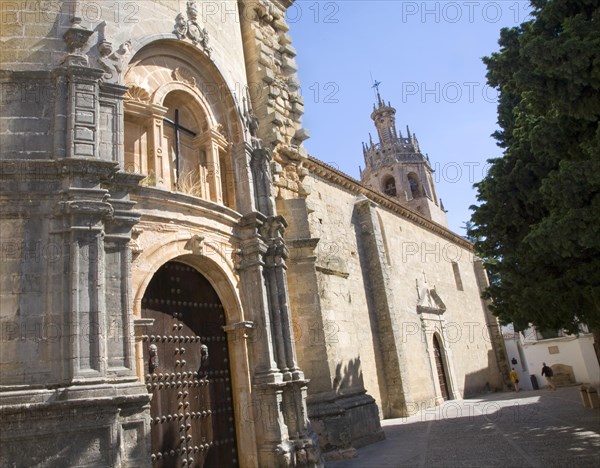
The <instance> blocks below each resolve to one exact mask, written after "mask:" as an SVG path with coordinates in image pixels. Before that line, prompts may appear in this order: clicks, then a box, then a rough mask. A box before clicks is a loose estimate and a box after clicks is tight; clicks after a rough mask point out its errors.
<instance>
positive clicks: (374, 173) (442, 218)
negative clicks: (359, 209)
mask: <svg viewBox="0 0 600 468" xmlns="http://www.w3.org/2000/svg"><path fill="white" fill-rule="evenodd" d="M379 84H380V83H378V82H376V83H375V85H374V88H376V90H377V102H376V103H375V104H374V105H373V112H372V113H371V119H373V122H374V123H375V128H376V129H377V136H378V140H379V141H378V142H374V141H373V137H372V136H371V134H369V142H368V143H363V154H364V158H365V169H364V170H362V169H361V171H360V179H361V181H362V182H363V183H365V184H367V185H368V186H369V187H371V188H372V189H374V190H377V191H379V192H382V193H383V194H384V195H386V196H388V197H390V198H393V199H395V200H396V201H398V202H399V203H401V204H403V205H406V206H407V207H409V208H411V209H413V210H415V211H417V212H418V213H420V214H421V215H423V216H425V217H426V218H429V219H430V220H432V221H434V222H436V223H438V224H441V225H442V226H444V227H447V226H448V222H447V220H446V211H445V210H444V205H443V204H442V201H441V200H440V199H438V197H437V194H436V190H435V184H434V181H433V176H432V174H433V170H432V169H431V165H430V163H429V157H427V156H425V155H424V154H423V153H421V149H420V148H419V142H418V141H417V137H416V135H415V134H414V133H413V134H411V133H410V129H409V128H408V126H407V127H406V137H405V136H404V135H402V133H401V132H400V131H397V130H396V109H394V108H393V107H392V106H391V104H390V103H389V102H388V103H387V104H386V103H385V101H384V100H383V99H381V95H380V94H379Z"/></svg>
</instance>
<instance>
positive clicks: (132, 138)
mask: <svg viewBox="0 0 600 468" xmlns="http://www.w3.org/2000/svg"><path fill="white" fill-rule="evenodd" d="M216 127H217V128H214V129H213V128H210V124H209V119H208V118H207V116H206V114H205V113H204V111H203V108H202V107H201V105H200V104H199V102H198V101H197V99H196V97H195V96H193V95H191V94H189V93H187V92H186V91H184V90H175V91H171V92H170V93H168V94H167V95H166V96H165V98H164V100H163V102H162V105H152V104H141V103H138V102H127V103H126V106H125V166H126V170H127V171H129V172H137V173H142V174H145V175H146V176H147V177H146V179H145V180H144V181H143V182H142V183H143V184H144V185H148V186H155V187H164V188H167V189H169V190H173V191H176V192H182V193H186V194H189V195H193V196H195V197H199V198H204V199H206V200H211V201H213V202H216V203H223V204H225V205H226V206H229V207H231V208H234V209H235V192H234V178H233V176H234V174H233V172H232V167H231V166H232V165H231V162H230V158H231V155H230V151H229V148H230V144H229V142H228V141H227V139H226V137H225V136H224V135H223V134H222V133H221V132H222V130H221V129H222V126H220V125H219V126H216ZM219 130H221V131H219Z"/></svg>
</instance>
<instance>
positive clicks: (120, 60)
mask: <svg viewBox="0 0 600 468" xmlns="http://www.w3.org/2000/svg"><path fill="white" fill-rule="evenodd" d="M130 50H131V41H126V42H124V43H123V44H121V45H120V46H119V48H118V49H117V50H116V51H113V46H112V44H111V43H110V42H108V41H106V40H102V41H100V43H99V44H98V52H99V57H98V66H99V67H100V68H102V70H104V76H103V78H102V79H103V81H105V82H108V83H118V82H119V79H120V77H121V73H122V71H123V68H124V67H125V65H126V59H127V57H128V56H129V52H130Z"/></svg>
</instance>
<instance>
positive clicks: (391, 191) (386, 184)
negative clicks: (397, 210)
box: [383, 176, 397, 197]
mask: <svg viewBox="0 0 600 468" xmlns="http://www.w3.org/2000/svg"><path fill="white" fill-rule="evenodd" d="M383 193H385V194H386V195H388V196H390V197H395V196H396V193H397V192H396V179H394V178H393V177H391V176H390V177H386V178H385V179H384V180H383Z"/></svg>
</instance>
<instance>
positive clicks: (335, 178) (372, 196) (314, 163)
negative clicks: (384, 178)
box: [303, 156, 473, 252]
mask: <svg viewBox="0 0 600 468" xmlns="http://www.w3.org/2000/svg"><path fill="white" fill-rule="evenodd" d="M303 166H304V167H306V168H307V169H308V170H310V171H311V172H313V173H314V174H316V175H318V176H319V177H322V178H324V179H326V180H329V181H330V182H333V183H334V184H337V185H339V186H341V187H344V188H345V189H347V190H349V191H351V192H354V193H356V194H357V195H358V194H361V195H364V196H365V197H367V198H368V199H369V200H371V201H373V202H375V203H377V205H379V206H381V207H383V208H386V209H387V210H389V211H392V212H393V213H396V214H398V215H400V216H401V217H403V218H405V219H408V220H410V221H412V222H413V223H415V224H418V225H419V226H422V227H423V228H425V229H427V230H428V231H431V232H433V233H435V234H438V235H439V236H441V237H443V238H445V239H448V240H449V241H451V242H454V243H455V244H457V245H460V246H461V247H463V248H465V249H467V250H469V251H470V252H472V251H473V244H471V243H470V242H469V241H468V240H466V239H465V238H463V237H461V236H459V235H458V234H455V233H454V232H452V231H450V230H449V229H447V228H445V227H443V226H441V225H439V224H437V223H435V222H433V221H430V220H428V219H427V218H425V217H423V216H421V215H420V214H418V213H416V212H415V211H413V210H411V209H410V208H407V207H405V206H403V205H401V204H400V203H398V202H396V201H394V200H392V199H390V198H388V197H386V196H384V195H382V194H380V193H378V192H376V191H375V190H373V189H372V188H370V187H368V186H366V185H365V184H363V183H362V182H359V181H358V180H356V179H354V178H352V177H350V176H349V175H347V174H345V173H343V172H342V171H340V170H338V169H335V168H334V167H331V166H330V165H328V164H326V163H324V162H323V161H320V160H318V159H317V158H315V157H313V156H309V157H308V158H307V159H305V160H304V161H303Z"/></svg>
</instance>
